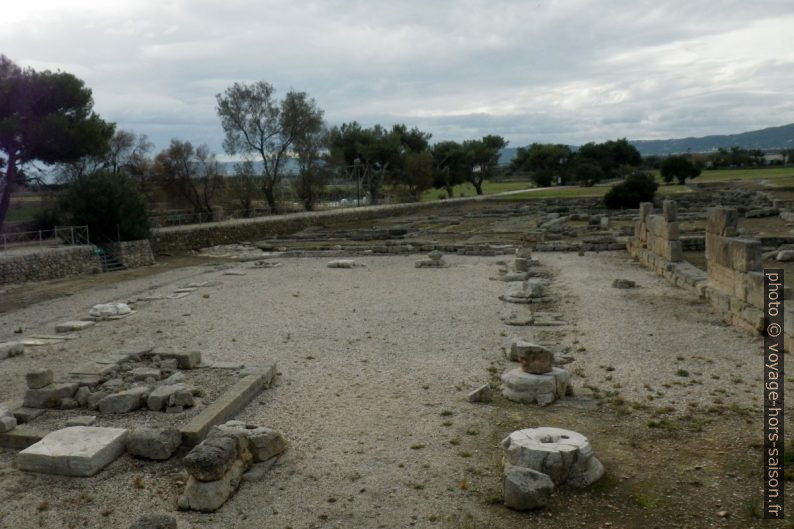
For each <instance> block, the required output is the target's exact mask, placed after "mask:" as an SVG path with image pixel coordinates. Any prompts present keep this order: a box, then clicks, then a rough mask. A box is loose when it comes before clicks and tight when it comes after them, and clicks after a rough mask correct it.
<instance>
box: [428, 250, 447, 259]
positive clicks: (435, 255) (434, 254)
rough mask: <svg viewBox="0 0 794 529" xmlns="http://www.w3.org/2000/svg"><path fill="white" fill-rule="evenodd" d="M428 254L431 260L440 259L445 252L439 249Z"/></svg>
mask: <svg viewBox="0 0 794 529" xmlns="http://www.w3.org/2000/svg"><path fill="white" fill-rule="evenodd" d="M427 256H428V257H429V258H430V260H431V261H440V260H441V258H442V257H444V254H442V253H441V252H439V251H438V250H433V251H432V252H430V253H429V254H427Z"/></svg>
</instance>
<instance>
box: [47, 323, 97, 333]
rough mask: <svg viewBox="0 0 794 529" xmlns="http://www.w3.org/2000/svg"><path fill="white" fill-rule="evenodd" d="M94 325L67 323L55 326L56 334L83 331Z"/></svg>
mask: <svg viewBox="0 0 794 529" xmlns="http://www.w3.org/2000/svg"><path fill="white" fill-rule="evenodd" d="M94 325H95V323H94V322H93V321H65V322H63V323H59V324H57V325H56V326H55V332H74V331H82V330H83V329H87V328H88V327H92V326H94Z"/></svg>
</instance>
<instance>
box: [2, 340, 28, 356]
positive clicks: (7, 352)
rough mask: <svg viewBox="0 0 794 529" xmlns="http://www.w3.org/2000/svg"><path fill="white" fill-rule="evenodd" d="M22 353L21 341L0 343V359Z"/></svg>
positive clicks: (23, 349) (23, 348)
mask: <svg viewBox="0 0 794 529" xmlns="http://www.w3.org/2000/svg"><path fill="white" fill-rule="evenodd" d="M23 354H25V344H23V343H22V342H4V343H0V360H2V359H4V358H9V357H12V356H20V355H23Z"/></svg>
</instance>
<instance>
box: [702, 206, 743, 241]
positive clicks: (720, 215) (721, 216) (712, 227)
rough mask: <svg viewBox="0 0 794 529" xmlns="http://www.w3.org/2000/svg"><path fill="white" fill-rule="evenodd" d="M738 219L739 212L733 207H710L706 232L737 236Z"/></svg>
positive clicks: (723, 235)
mask: <svg viewBox="0 0 794 529" xmlns="http://www.w3.org/2000/svg"><path fill="white" fill-rule="evenodd" d="M738 220H739V214H738V212H737V211H736V210H735V209H733V208H726V207H723V206H717V207H713V208H709V210H708V213H707V214H706V234H709V233H711V234H714V235H719V236H722V237H735V236H736V234H737V231H736V226H737V222H738Z"/></svg>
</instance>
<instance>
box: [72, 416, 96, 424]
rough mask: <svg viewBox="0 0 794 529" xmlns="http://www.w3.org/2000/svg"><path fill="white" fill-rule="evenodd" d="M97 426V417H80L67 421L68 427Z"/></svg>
mask: <svg viewBox="0 0 794 529" xmlns="http://www.w3.org/2000/svg"><path fill="white" fill-rule="evenodd" d="M94 424H96V415H78V416H77V417H72V418H71V419H69V420H67V421H66V426H93V425H94Z"/></svg>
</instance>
